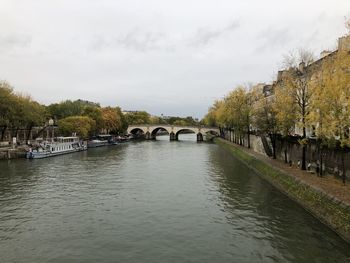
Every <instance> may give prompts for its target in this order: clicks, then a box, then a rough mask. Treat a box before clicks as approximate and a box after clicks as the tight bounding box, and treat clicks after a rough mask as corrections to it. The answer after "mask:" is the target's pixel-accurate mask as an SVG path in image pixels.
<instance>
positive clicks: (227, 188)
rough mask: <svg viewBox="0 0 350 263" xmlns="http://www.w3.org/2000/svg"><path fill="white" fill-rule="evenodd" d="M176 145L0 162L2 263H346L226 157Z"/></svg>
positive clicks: (322, 233)
mask: <svg viewBox="0 0 350 263" xmlns="http://www.w3.org/2000/svg"><path fill="white" fill-rule="evenodd" d="M181 139H182V141H179V142H169V141H167V138H165V139H164V138H163V139H162V140H157V141H151V142H150V141H143V142H132V143H126V144H123V145H118V146H114V147H109V148H96V149H92V150H89V151H87V152H80V153H74V154H69V155H63V156H58V157H53V158H48V159H43V160H33V161H28V160H14V161H8V162H7V161H2V162H0V262H152V263H156V262H298V263H300V262H327V263H328V262H350V245H349V244H346V243H345V242H344V241H343V240H341V239H340V238H339V237H338V236H337V235H336V234H335V233H333V232H332V231H331V230H329V229H328V228H327V227H325V226H324V225H322V224H321V223H320V222H318V221H317V220H316V219H315V218H313V217H312V216H311V215H310V214H308V213H307V212H306V211H305V210H303V209H302V208H301V207H300V206H299V205H297V204H296V203H294V202H293V201H291V200H289V199H288V198H287V197H286V196H284V195H283V194H281V193H280V192H278V191H277V190H276V189H274V188H273V187H271V186H270V185H269V184H268V183H266V182H265V181H263V180H261V179H260V178H259V177H258V176H257V175H256V174H255V173H254V172H252V171H251V170H249V169H248V168H247V167H246V166H245V165H244V164H242V163H240V162H239V161H238V160H236V159H234V158H233V157H232V156H229V155H228V154H227V152H225V150H223V149H221V148H220V147H219V146H217V145H215V144H209V143H196V142H195V141H194V139H195V138H194V137H193V136H192V137H191V135H183V136H182V137H180V140H181ZM185 140H187V141H185ZM191 140H192V141H191Z"/></svg>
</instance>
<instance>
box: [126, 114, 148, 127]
mask: <svg viewBox="0 0 350 263" xmlns="http://www.w3.org/2000/svg"><path fill="white" fill-rule="evenodd" d="M125 119H126V122H127V124H128V125H132V124H149V123H150V122H151V115H150V114H149V113H147V112H145V111H136V112H128V113H126V114H125Z"/></svg>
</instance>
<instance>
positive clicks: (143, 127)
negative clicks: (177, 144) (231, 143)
mask: <svg viewBox="0 0 350 263" xmlns="http://www.w3.org/2000/svg"><path fill="white" fill-rule="evenodd" d="M158 131H167V132H168V133H169V139H170V141H177V140H179V134H180V133H182V132H188V131H190V132H193V133H195V134H196V136H197V141H203V136H206V135H207V134H208V133H210V134H212V135H216V136H218V135H219V134H220V131H219V129H218V128H216V127H204V126H179V125H164V124H140V125H130V126H129V127H128V130H127V132H128V134H143V135H144V136H145V138H146V139H147V140H152V139H153V140H154V139H156V136H157V132H158Z"/></svg>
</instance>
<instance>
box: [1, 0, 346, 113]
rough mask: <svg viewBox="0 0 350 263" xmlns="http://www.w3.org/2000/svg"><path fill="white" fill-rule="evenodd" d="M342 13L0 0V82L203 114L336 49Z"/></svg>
mask: <svg viewBox="0 0 350 263" xmlns="http://www.w3.org/2000/svg"><path fill="white" fill-rule="evenodd" d="M345 17H349V18H350V1H349V0H336V1H334V0H308V1H305V0H284V1H280V0H265V1H261V0H244V1H242V0H241V1H238V0H211V1H209V0H177V1H169V0H147V1H146V0H143V1H141V0H138V1H137V0H49V1H48V0H0V79H1V80H6V81H8V82H9V83H10V84H11V85H12V86H13V87H14V88H15V91H17V92H21V93H24V94H30V95H31V96H32V97H33V99H35V100H37V101H39V102H40V103H43V104H50V103H55V102H59V101H63V100H66V99H71V100H75V99H84V100H89V101H94V102H99V103H100V104H101V105H102V106H117V105H118V106H120V107H121V108H122V109H123V110H145V111H147V112H149V113H151V114H154V115H161V114H164V115H169V116H184V117H185V116H193V117H195V118H202V117H203V116H204V115H205V114H206V112H207V110H208V108H209V107H210V106H211V105H212V104H213V102H214V100H216V99H221V98H223V97H224V96H225V95H226V94H227V93H228V92H229V91H230V90H232V89H233V88H234V87H236V86H237V85H241V84H249V83H253V84H254V83H261V82H266V83H269V82H272V81H273V80H274V79H275V75H276V73H277V71H278V70H279V69H281V67H282V60H283V55H284V54H287V53H288V52H290V51H293V50H296V49H298V48H305V49H308V50H311V51H313V52H314V53H315V55H316V56H319V53H320V52H321V51H322V50H334V49H336V46H337V45H336V43H337V38H338V37H340V36H342V35H344V34H346V33H347V30H346V28H345V26H344V22H345Z"/></svg>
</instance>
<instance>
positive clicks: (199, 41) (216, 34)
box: [189, 21, 240, 47]
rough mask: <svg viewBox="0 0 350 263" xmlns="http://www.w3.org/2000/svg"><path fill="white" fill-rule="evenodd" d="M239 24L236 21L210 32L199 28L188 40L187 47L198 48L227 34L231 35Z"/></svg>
mask: <svg viewBox="0 0 350 263" xmlns="http://www.w3.org/2000/svg"><path fill="white" fill-rule="evenodd" d="M239 26H240V24H239V22H238V21H234V22H232V23H231V24H229V25H228V26H226V27H224V28H221V29H216V30H211V29H209V28H199V29H198V30H197V32H196V33H195V35H194V37H193V38H192V39H190V41H189V46H193V47H198V46H206V45H208V44H210V43H211V42H213V41H215V40H216V39H218V38H220V37H222V36H224V35H225V34H227V33H231V32H233V31H235V30H237V29H238V28H239Z"/></svg>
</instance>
